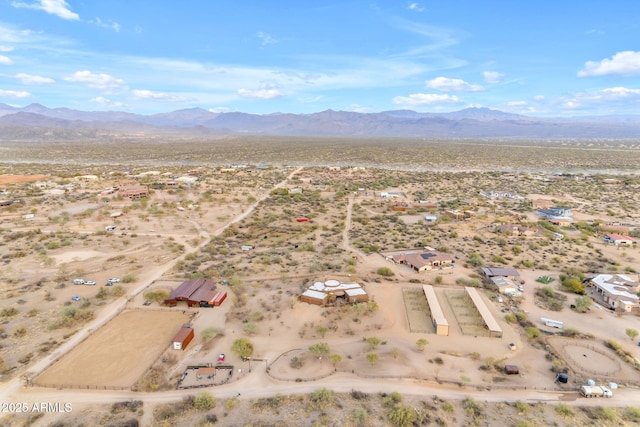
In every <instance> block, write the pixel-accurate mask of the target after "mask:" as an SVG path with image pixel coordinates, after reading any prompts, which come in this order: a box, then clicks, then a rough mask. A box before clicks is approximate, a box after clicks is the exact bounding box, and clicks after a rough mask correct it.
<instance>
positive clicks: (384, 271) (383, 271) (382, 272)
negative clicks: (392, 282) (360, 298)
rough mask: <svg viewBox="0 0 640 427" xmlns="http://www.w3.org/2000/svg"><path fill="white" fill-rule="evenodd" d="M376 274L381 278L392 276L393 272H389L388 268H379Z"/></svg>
mask: <svg viewBox="0 0 640 427" xmlns="http://www.w3.org/2000/svg"><path fill="white" fill-rule="evenodd" d="M376 273H378V275H380V276H383V277H391V276H393V275H394V273H393V270H391V269H390V268H389V267H380V268H379V269H378V270H377V271H376Z"/></svg>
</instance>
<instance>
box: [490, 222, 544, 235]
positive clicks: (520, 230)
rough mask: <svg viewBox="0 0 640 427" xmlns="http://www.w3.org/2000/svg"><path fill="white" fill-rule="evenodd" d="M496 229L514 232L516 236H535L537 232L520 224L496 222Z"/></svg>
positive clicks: (506, 232)
mask: <svg viewBox="0 0 640 427" xmlns="http://www.w3.org/2000/svg"><path fill="white" fill-rule="evenodd" d="M495 231H496V232H497V233H505V234H512V235H514V236H533V235H534V234H536V232H535V230H532V229H530V228H527V227H525V226H522V225H520V224H496V225H495Z"/></svg>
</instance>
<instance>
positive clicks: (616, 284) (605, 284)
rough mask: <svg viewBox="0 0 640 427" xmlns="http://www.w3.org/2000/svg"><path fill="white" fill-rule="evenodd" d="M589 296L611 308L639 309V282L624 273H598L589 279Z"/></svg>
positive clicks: (626, 310) (618, 309)
mask: <svg viewBox="0 0 640 427" xmlns="http://www.w3.org/2000/svg"><path fill="white" fill-rule="evenodd" d="M589 285H590V286H591V296H592V297H594V299H596V301H597V302H599V303H601V304H603V305H604V306H605V307H607V308H609V309H611V310H617V311H625V312H629V311H632V310H639V309H640V298H639V297H638V292H640V283H638V282H636V281H635V280H633V279H631V278H630V277H629V276H627V275H624V274H599V275H597V276H595V277H592V278H591V279H589Z"/></svg>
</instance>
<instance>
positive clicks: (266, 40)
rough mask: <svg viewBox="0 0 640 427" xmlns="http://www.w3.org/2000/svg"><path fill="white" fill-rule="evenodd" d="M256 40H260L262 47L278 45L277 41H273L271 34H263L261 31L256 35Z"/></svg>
mask: <svg viewBox="0 0 640 427" xmlns="http://www.w3.org/2000/svg"><path fill="white" fill-rule="evenodd" d="M258 38H259V39H260V40H262V42H261V43H260V44H261V45H262V46H267V45H270V44H275V43H278V40H276V39H274V38H273V37H272V36H271V34H269V33H263V32H262V31H260V32H259V33H258Z"/></svg>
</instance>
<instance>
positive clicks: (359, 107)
mask: <svg viewBox="0 0 640 427" xmlns="http://www.w3.org/2000/svg"><path fill="white" fill-rule="evenodd" d="M348 111H355V112H356V113H372V112H373V111H374V110H373V108H371V107H367V106H365V105H360V104H351V105H349V108H348Z"/></svg>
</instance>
